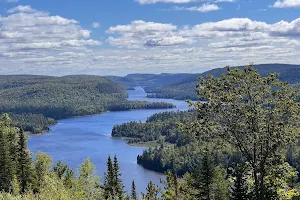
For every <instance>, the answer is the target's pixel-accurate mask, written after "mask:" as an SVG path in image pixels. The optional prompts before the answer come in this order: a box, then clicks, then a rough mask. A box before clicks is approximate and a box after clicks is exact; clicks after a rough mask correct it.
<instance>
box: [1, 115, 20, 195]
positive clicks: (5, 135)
mask: <svg viewBox="0 0 300 200" xmlns="http://www.w3.org/2000/svg"><path fill="white" fill-rule="evenodd" d="M16 148H17V137H16V128H13V127H12V126H11V120H10V118H9V116H8V115H7V114H5V115H3V116H2V117H1V119H0V191H5V192H10V190H12V189H13V186H12V183H13V182H14V178H15V177H16V167H17V163H16Z"/></svg>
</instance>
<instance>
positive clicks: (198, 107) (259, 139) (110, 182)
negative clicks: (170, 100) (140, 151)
mask: <svg viewBox="0 0 300 200" xmlns="http://www.w3.org/2000/svg"><path fill="white" fill-rule="evenodd" d="M198 91H199V95H200V96H203V97H205V98H206V99H207V100H208V102H209V103H203V102H200V101H198V102H195V103H194V108H195V110H194V112H195V113H196V119H195V120H194V121H186V122H185V123H181V124H180V126H179V128H178V130H179V131H180V134H186V135H187V137H188V138H190V137H191V138H192V141H191V142H189V143H188V144H186V145H183V146H181V147H178V145H173V146H176V148H186V150H185V151H182V152H183V154H184V155H182V156H180V155H178V154H173V153H172V152H173V151H172V150H171V151H168V149H165V151H166V153H169V154H170V156H169V157H170V158H171V159H170V160H171V162H166V163H170V164H168V165H169V166H171V167H173V168H174V170H173V172H175V173H172V172H171V171H169V172H167V174H166V181H163V183H164V189H160V188H158V187H157V185H155V184H153V183H152V182H150V183H149V184H148V186H147V188H146V192H145V193H144V194H142V195H141V199H143V200H144V199H145V200H159V199H164V200H173V199H177V200H196V199H210V200H229V199H233V200H265V199H268V200H269V199H270V200H273V199H274V200H277V199H278V200H297V199H299V198H300V189H299V188H300V187H299V183H297V175H298V172H297V170H296V169H295V168H294V167H293V166H291V164H289V163H288V162H286V161H289V162H294V163H297V162H298V158H297V153H296V154H295V153H294V152H295V151H294V150H293V148H294V147H296V148H298V147H297V146H298V145H299V144H297V143H296V142H297V140H298V139H299V136H300V130H299V127H300V120H299V113H300V104H299V102H297V101H296V97H297V94H298V91H296V90H295V88H294V87H291V86H290V85H289V84H287V83H283V82H281V81H279V80H278V79H277V76H276V75H274V74H270V75H268V76H267V77H261V76H260V75H259V74H258V73H257V71H255V70H254V69H253V68H252V67H251V66H250V67H247V68H245V69H243V70H239V69H233V70H232V69H230V68H228V69H227V73H226V74H225V75H223V76H221V77H220V78H213V77H211V76H207V77H206V79H205V80H204V79H203V80H200V83H199V86H198ZM170 115H171V116H172V114H170ZM174 115H176V114H174ZM184 115H185V114H184ZM166 118H167V117H163V116H162V117H160V116H156V117H153V118H151V119H149V120H150V121H152V120H154V121H156V120H157V122H158V121H160V119H166ZM162 122H163V121H162ZM148 123H153V122H148ZM24 137H25V135H24V133H23V132H22V131H20V130H19V129H16V128H14V127H12V126H11V122H10V120H9V119H8V118H7V116H6V115H5V116H4V117H3V119H0V169H1V170H0V190H2V191H3V192H2V193H1V194H0V195H2V196H0V198H3V199H116V200H117V199H134V200H136V199H140V198H139V195H138V194H137V193H136V192H135V184H134V183H133V184H132V191H131V195H130V197H129V196H127V195H125V194H124V193H125V192H124V189H123V187H122V185H123V184H122V180H121V179H120V173H119V165H118V162H117V159H116V158H115V159H114V161H112V160H111V158H109V159H108V162H107V168H108V170H107V173H106V174H105V176H104V181H103V183H101V182H100V181H99V177H97V176H95V175H93V174H95V171H94V167H93V165H92V164H91V163H90V161H89V160H87V161H86V162H85V163H84V164H83V165H82V166H81V167H80V170H79V174H78V176H77V178H73V176H72V172H71V171H70V170H69V169H68V167H67V166H65V165H63V164H61V163H59V164H56V165H54V167H53V168H51V167H50V166H51V159H49V157H47V156H46V155H45V154H42V153H40V154H38V155H37V157H36V159H35V160H34V161H32V160H31V157H30V154H29V152H28V151H27V149H26V142H24V141H26V140H25V139H24ZM289 147H291V148H289ZM164 148H170V149H171V148H172V147H171V146H164V144H161V147H160V148H159V149H158V148H157V149H158V150H159V151H160V150H163V149H164ZM176 148H174V149H176ZM191 152H199V153H198V155H197V156H195V158H196V157H197V158H196V159H195V160H192V159H191V156H186V155H188V154H189V153H191ZM296 152H297V151H296ZM152 155H153V154H152V153H150V154H149V157H151V156H152ZM232 158H234V159H232ZM156 159H157V160H161V159H163V158H156ZM180 159H182V160H181V162H182V163H183V166H184V165H186V166H188V167H190V168H189V169H190V170H189V171H190V173H185V174H184V175H183V176H181V179H179V178H178V175H177V174H176V168H177V167H178V165H177V163H178V160H180ZM149 160H152V158H150V159H149ZM226 163H227V164H226ZM292 164H293V163H292ZM70 177H72V178H70ZM29 183H30V184H29ZM24 188H25V189H24Z"/></svg>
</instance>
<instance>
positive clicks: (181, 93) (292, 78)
mask: <svg viewBox="0 0 300 200" xmlns="http://www.w3.org/2000/svg"><path fill="white" fill-rule="evenodd" d="M244 67H245V66H239V67H238V68H240V69H243V68H244ZM254 68H255V69H256V70H257V71H258V72H259V73H260V74H261V75H262V76H266V75H267V74H269V73H278V74H279V79H280V80H281V81H285V82H288V83H290V84H297V83H299V82H300V65H288V64H261V65H255V66H254ZM225 72H226V67H224V68H218V69H213V70H210V71H207V72H204V73H202V74H193V75H191V74H188V75H186V74H180V75H181V76H180V77H181V78H180V79H177V80H176V81H174V82H172V81H171V80H170V82H169V83H167V84H163V83H160V84H159V83H157V84H156V85H158V86H155V84H152V85H149V86H147V87H145V89H146V91H147V92H148V93H155V94H150V95H148V96H149V97H157V98H172V99H191V100H197V99H198V97H197V95H196V91H195V90H196V84H197V80H198V77H199V76H202V77H205V76H206V75H208V74H211V75H213V76H214V77H219V76H221V74H224V73H225ZM157 76H160V75H157Z"/></svg>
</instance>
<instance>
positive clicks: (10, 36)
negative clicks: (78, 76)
mask: <svg viewBox="0 0 300 200" xmlns="http://www.w3.org/2000/svg"><path fill="white" fill-rule="evenodd" d="M8 13H11V14H10V15H8V16H1V17H0V43H1V47H0V63H1V64H0V70H1V72H3V67H4V66H7V68H5V72H6V73H9V71H10V70H12V69H8V68H9V67H11V66H13V65H16V72H18V70H20V68H18V67H17V66H18V65H21V66H22V67H24V66H26V63H30V64H31V65H33V64H34V65H36V66H40V67H41V66H43V64H41V63H51V65H52V64H55V65H57V64H58V63H65V64H67V63H69V64H70V63H71V61H72V59H74V58H75V56H74V55H75V53H74V52H75V51H85V50H86V49H87V47H89V46H95V45H100V44H101V42H99V41H96V40H92V39H90V33H91V31H89V30H86V29H83V28H82V27H81V26H80V25H79V22H78V21H76V20H73V19H67V18H64V17H61V16H52V15H50V14H49V13H46V12H42V11H37V10H35V9H33V8H31V7H30V6H17V7H15V8H12V9H10V10H9V12H8ZM62 52H73V53H74V55H73V56H70V54H71V53H69V56H67V55H66V54H61V53H62ZM81 54H82V52H77V55H81ZM17 69H18V70H17ZM24 69H25V68H24ZM27 70H28V69H27ZM41 70H42V69H41ZM43 70H45V68H44V69H43Z"/></svg>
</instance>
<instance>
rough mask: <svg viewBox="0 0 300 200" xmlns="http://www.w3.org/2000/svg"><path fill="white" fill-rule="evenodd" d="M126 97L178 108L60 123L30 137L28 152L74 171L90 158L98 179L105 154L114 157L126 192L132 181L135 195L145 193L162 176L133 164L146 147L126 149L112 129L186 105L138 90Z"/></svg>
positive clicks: (84, 118)
mask: <svg viewBox="0 0 300 200" xmlns="http://www.w3.org/2000/svg"><path fill="white" fill-rule="evenodd" d="M128 94H129V100H147V101H152V102H161V101H164V102H170V103H173V104H174V105H176V106H177V108H175V109H156V110H134V111H121V112H107V113H104V114H101V115H94V116H87V117H80V118H71V119H64V120H59V121H58V124H57V125H55V126H52V127H51V131H50V132H48V133H46V134H44V135H42V136H31V137H29V140H28V146H29V149H30V150H31V151H32V152H33V153H36V152H38V151H42V152H45V153H47V154H48V155H50V156H51V157H52V159H53V161H54V162H57V161H59V160H62V161H63V162H64V163H66V164H68V165H69V166H70V167H72V168H73V169H77V168H78V167H79V166H80V164H81V163H82V162H83V161H84V159H85V158H90V159H91V160H92V161H93V163H94V164H95V165H96V169H97V173H98V175H100V176H101V177H103V174H104V172H105V171H106V161H107V157H108V155H111V156H114V155H115V154H116V155H117V157H118V159H119V163H120V167H121V173H122V178H123V180H124V184H125V187H126V189H127V190H128V191H130V188H131V182H132V180H133V179H134V181H135V183H136V185H137V191H138V192H141V191H145V188H146V186H147V183H148V182H149V181H153V182H155V183H157V184H159V182H160V179H161V178H163V175H162V174H160V173H156V172H153V171H149V170H146V169H144V168H143V167H141V166H139V165H138V164H137V163H136V157H137V155H139V154H142V153H143V150H144V149H145V148H144V147H132V146H128V145H127V144H126V142H125V141H124V140H113V139H111V130H112V127H113V126H114V125H115V124H121V123H124V122H129V121H145V120H146V119H147V117H149V116H150V115H152V114H154V113H158V112H162V111H171V110H186V109H188V105H187V104H186V103H185V102H184V101H177V100H172V99H148V98H146V93H145V91H144V90H143V89H142V88H141V87H138V88H136V90H132V91H128ZM102 180H103V179H102Z"/></svg>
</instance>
